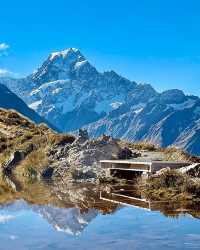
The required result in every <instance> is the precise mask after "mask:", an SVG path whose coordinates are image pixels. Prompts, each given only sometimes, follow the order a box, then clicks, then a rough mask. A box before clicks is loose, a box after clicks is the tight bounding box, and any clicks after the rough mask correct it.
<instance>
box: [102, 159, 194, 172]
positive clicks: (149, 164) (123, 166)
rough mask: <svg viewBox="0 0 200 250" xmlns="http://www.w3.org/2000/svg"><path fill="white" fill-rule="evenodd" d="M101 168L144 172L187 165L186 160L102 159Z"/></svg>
mask: <svg viewBox="0 0 200 250" xmlns="http://www.w3.org/2000/svg"><path fill="white" fill-rule="evenodd" d="M100 165H101V167H102V168H105V169H108V170H122V171H135V172H144V173H152V174H153V173H155V172H157V171H159V170H161V169H163V168H167V167H169V168H170V169H179V168H182V167H186V166H189V165H190V163H188V162H174V161H173V162H171V161H140V160H102V161H100Z"/></svg>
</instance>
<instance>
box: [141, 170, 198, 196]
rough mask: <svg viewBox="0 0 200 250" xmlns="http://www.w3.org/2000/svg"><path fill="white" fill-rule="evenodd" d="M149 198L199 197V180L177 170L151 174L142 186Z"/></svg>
mask: <svg viewBox="0 0 200 250" xmlns="http://www.w3.org/2000/svg"><path fill="white" fill-rule="evenodd" d="M143 192H144V194H145V196H146V197H147V198H149V199H151V200H165V201H166V200H187V199H194V198H200V180H199V179H196V180H194V179H193V178H191V177H190V176H189V175H187V174H182V173H180V172H179V171H178V170H173V169H169V170H166V171H164V172H162V173H161V174H160V175H159V176H152V177H150V178H149V179H148V180H147V183H146V185H145V186H144V187H143Z"/></svg>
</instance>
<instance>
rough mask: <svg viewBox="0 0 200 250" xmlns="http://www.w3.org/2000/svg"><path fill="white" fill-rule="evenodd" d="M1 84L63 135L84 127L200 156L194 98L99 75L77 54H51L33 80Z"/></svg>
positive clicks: (199, 111)
mask: <svg viewBox="0 0 200 250" xmlns="http://www.w3.org/2000/svg"><path fill="white" fill-rule="evenodd" d="M0 83H3V84H5V85H6V86H7V87H9V88H10V89H11V90H12V91H13V92H14V93H16V94H17V95H18V96H20V97H21V98H22V99H23V100H24V101H25V102H26V103H27V104H28V105H29V107H31V108H32V109H34V110H35V111H36V112H38V113H39V114H40V115H41V116H44V117H45V118H46V119H47V120H48V121H50V122H51V123H52V124H54V125H55V126H56V127H58V128H59V129H60V130H62V131H74V130H76V129H78V128H80V127H83V126H85V127H87V128H88V129H89V132H90V135H92V136H99V135H101V134H103V133H105V134H110V135H113V136H114V137H120V138H124V139H128V140H130V141H135V140H150V141H152V142H154V143H159V144H160V145H162V146H169V145H177V146H179V147H182V148H185V149H187V150H188V151H190V152H193V153H195V154H200V147H199V146H200V132H199V131H200V130H199V129H200V99H199V98H198V97H195V96H187V95H185V94H184V93H183V92H182V91H181V90H176V89H174V90H168V91H165V92H163V93H158V92H156V91H155V90H154V89H153V88H152V86H151V85H148V84H137V83H135V82H133V81H129V80H128V79H126V78H123V77H121V76H120V75H118V74H117V73H115V72H114V71H109V72H104V73H100V72H98V71H97V70H96V68H95V67H94V66H93V65H91V64H90V63H89V62H88V60H87V59H86V58H85V57H84V56H83V55H82V54H81V52H80V51H79V50H78V49H75V48H70V49H66V50H64V51H61V52H54V53H51V54H50V55H49V57H48V58H47V59H46V61H45V62H44V63H43V64H42V66H41V67H40V68H39V69H38V70H37V71H36V72H34V73H33V74H32V75H30V76H28V77H26V78H24V79H8V78H2V79H1V80H0Z"/></svg>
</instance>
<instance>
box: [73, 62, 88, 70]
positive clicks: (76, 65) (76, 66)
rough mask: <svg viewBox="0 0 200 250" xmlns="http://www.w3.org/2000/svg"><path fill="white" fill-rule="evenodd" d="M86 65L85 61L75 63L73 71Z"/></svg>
mask: <svg viewBox="0 0 200 250" xmlns="http://www.w3.org/2000/svg"><path fill="white" fill-rule="evenodd" d="M86 63H87V60H83V61H81V62H77V63H76V64H75V66H74V68H75V69H79V68H80V67H81V66H83V65H84V64H86Z"/></svg>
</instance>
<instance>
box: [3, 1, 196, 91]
mask: <svg viewBox="0 0 200 250" xmlns="http://www.w3.org/2000/svg"><path fill="white" fill-rule="evenodd" d="M0 6H1V7H0V22H1V25H0V44H3V43H5V44H4V46H5V45H8V46H9V48H3V45H1V46H2V48H1V46H0V74H1V73H3V72H6V71H10V72H13V73H14V74H15V75H16V76H23V75H27V74H29V73H31V72H32V71H33V70H35V69H36V68H37V67H38V66H39V65H40V64H41V63H42V61H43V60H44V59H45V58H46V57H47V55H48V54H49V53H50V52H53V51H58V50H62V49H65V48H68V47H77V48H79V49H80V50H81V51H82V53H83V54H84V55H85V56H86V57H87V58H88V59H89V61H90V62H91V63H92V64H94V65H95V66H96V67H97V69H98V70H100V71H104V70H109V69H114V70H115V71H117V72H118V73H120V74H122V75H123V76H126V77H128V78H130V79H132V80H135V81H137V82H146V83H151V84H152V85H153V86H154V87H155V88H156V89H157V90H159V91H161V90H165V89H169V88H180V89H183V90H184V91H186V93H191V94H195V95H200V89H199V83H200V1H198V0H196V1H195V0H190V1H188V0H187V1H186V0H173V1H172V0H168V1H163V0H123V1H122V0H120V1H119V0H115V1H114V0H107V1H106V0H101V1H100V0H98V1H97V0H76V1H68V0H57V1H55V0H54V1H51V0H48V1H47V0H40V1H39V0H34V1H33V0H29V1H27V0H26V1H25V0H18V1H11V0H7V1H1V0H0Z"/></svg>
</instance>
